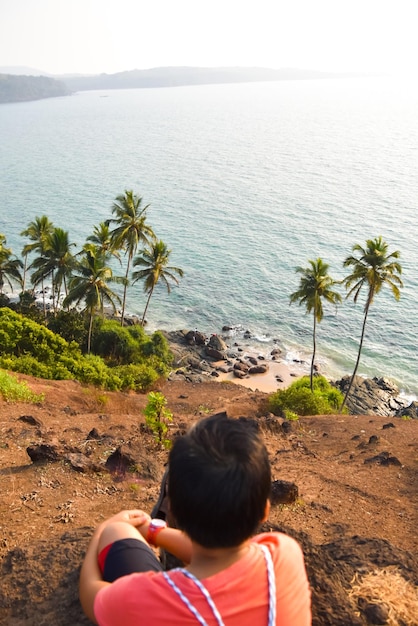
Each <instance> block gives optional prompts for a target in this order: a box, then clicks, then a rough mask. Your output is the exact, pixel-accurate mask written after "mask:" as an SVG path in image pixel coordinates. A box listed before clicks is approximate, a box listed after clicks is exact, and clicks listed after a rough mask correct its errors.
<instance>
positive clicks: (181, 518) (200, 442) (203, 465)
mask: <svg viewBox="0 0 418 626" xmlns="http://www.w3.org/2000/svg"><path fill="white" fill-rule="evenodd" d="M169 468H170V469H169V480H168V495H169V498H170V507H171V512H172V513H173V515H174V518H175V520H176V522H177V526H178V527H179V528H180V529H181V530H184V532H186V533H187V534H188V535H189V537H190V538H191V539H192V541H195V542H196V543H198V544H200V545H202V546H204V547H206V548H222V547H225V548H226V547H233V546H238V545H239V544H240V543H242V542H243V541H245V540H246V539H248V538H249V537H250V536H251V535H253V534H254V532H255V531H256V530H257V527H258V525H259V523H260V522H261V520H262V519H263V518H264V515H265V510H266V503H267V500H268V498H269V495H270V487H271V472H270V464H269V460H268V455H267V450H266V448H265V446H264V443H263V441H262V438H261V435H260V433H259V432H258V428H257V426H256V424H255V422H253V421H251V420H244V419H239V420H237V419H229V418H228V417H227V416H226V414H220V415H213V416H211V417H208V418H206V419H203V420H201V421H199V422H198V423H197V424H196V425H195V426H194V427H193V428H192V429H191V430H190V431H189V432H188V433H187V434H186V435H185V436H184V437H180V438H179V439H177V440H176V441H175V443H174V445H173V448H172V449H171V452H170V459H169Z"/></svg>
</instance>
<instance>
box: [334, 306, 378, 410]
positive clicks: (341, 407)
mask: <svg viewBox="0 0 418 626" xmlns="http://www.w3.org/2000/svg"><path fill="white" fill-rule="evenodd" d="M370 302H371V300H370V296H369V297H368V299H367V303H366V307H365V309H364V318H363V327H362V330H361V338H360V345H359V348H358V354H357V361H356V364H355V367H354V372H353V375H352V376H351V380H350V384H349V385H348V389H347V391H346V392H345V396H344V400H343V401H342V404H341V406H340V413H341V412H342V410H343V408H344V407H345V403H346V402H347V398H348V396H349V394H350V391H351V387H352V386H353V382H354V378H355V376H356V374H357V370H358V366H359V363H360V355H361V349H362V347H363V340H364V332H365V330H366V321H367V315H368V313H369V308H370Z"/></svg>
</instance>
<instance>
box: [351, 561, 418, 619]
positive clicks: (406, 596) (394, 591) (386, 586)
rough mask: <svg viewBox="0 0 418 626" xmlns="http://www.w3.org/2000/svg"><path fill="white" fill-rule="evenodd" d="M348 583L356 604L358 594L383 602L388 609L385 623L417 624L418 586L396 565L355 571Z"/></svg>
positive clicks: (377, 602)
mask: <svg viewBox="0 0 418 626" xmlns="http://www.w3.org/2000/svg"><path fill="white" fill-rule="evenodd" d="M351 584H352V588H351V591H350V593H349V596H350V598H351V599H352V601H353V602H354V603H355V605H356V606H357V605H358V600H359V598H363V599H365V600H366V601H367V602H368V603H374V604H384V605H385V606H386V607H387V608H388V611H389V619H388V621H387V624H388V626H400V625H402V626H417V624H418V617H417V616H418V589H417V588H416V587H415V586H414V585H413V584H412V583H410V582H408V581H406V580H405V579H404V578H403V577H402V576H401V574H400V572H399V570H398V569H397V568H396V567H387V568H385V569H380V570H375V571H374V572H370V573H369V574H366V575H365V576H363V577H360V576H359V575H358V574H356V576H355V577H354V578H353V580H352V583H351Z"/></svg>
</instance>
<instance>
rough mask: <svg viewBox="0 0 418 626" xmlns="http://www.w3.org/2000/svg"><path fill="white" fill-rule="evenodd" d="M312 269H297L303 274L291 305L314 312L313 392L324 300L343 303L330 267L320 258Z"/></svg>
mask: <svg viewBox="0 0 418 626" xmlns="http://www.w3.org/2000/svg"><path fill="white" fill-rule="evenodd" d="M309 263H310V267H307V268H304V267H297V268H296V270H295V271H296V272H298V273H299V274H302V276H301V279H300V284H299V289H298V290H297V291H295V292H294V293H292V294H291V296H290V304H293V303H294V302H299V305H302V304H304V305H305V306H306V313H312V312H313V318H314V322H313V352H312V360H311V374H310V380H311V391H313V374H314V365H315V354H316V325H317V323H320V322H321V320H322V318H323V316H324V312H323V307H322V300H323V299H324V300H326V301H327V302H330V303H331V304H337V303H338V302H341V296H340V294H339V293H337V292H336V291H333V290H332V287H333V286H334V285H335V284H336V281H335V280H333V279H332V278H331V276H329V274H328V269H329V265H328V264H327V263H324V262H323V261H322V259H320V258H318V259H316V261H309Z"/></svg>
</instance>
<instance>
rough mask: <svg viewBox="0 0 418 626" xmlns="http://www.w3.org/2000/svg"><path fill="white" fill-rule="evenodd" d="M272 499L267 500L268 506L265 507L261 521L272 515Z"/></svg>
mask: <svg viewBox="0 0 418 626" xmlns="http://www.w3.org/2000/svg"><path fill="white" fill-rule="evenodd" d="M270 508H271V506H270V500H266V508H265V509H264V517H263V519H262V520H261V523H263V522H266V521H267V520H268V516H269V515H270Z"/></svg>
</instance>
